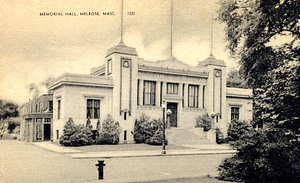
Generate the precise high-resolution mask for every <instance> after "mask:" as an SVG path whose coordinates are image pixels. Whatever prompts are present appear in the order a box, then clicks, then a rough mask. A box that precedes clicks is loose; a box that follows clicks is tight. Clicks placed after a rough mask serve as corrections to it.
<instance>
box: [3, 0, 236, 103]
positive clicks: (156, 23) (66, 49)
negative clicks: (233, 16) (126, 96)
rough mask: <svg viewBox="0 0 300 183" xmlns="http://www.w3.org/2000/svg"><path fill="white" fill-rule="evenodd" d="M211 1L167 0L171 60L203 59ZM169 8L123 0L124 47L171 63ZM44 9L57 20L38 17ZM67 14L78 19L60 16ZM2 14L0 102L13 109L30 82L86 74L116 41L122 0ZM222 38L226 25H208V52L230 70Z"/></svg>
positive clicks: (56, 1) (152, 1)
mask: <svg viewBox="0 0 300 183" xmlns="http://www.w3.org/2000/svg"><path fill="white" fill-rule="evenodd" d="M217 1H218V0H189V1H186V0H173V56H174V57H175V58H176V59H177V60H180V61H182V62H184V63H187V64H189V65H191V66H195V65H197V63H198V62H199V61H202V60H204V59H206V58H207V57H208V56H209V54H210V52H211V25H212V15H213V17H214V18H216V16H217V13H216V12H217V9H218V4H217ZM170 9H171V0H124V11H123V12H124V13H123V15H124V35H123V39H124V43H125V45H127V46H130V47H134V48H136V50H137V53H138V56H139V57H140V58H144V59H145V60H147V61H157V60H164V59H168V58H170V24H171V23H170V22H171V21H170V20H171V18H170V15H171V13H170V12H171V10H170ZM44 12H46V13H51V12H55V13H62V14H63V16H41V15H40V14H41V13H44ZM71 12H75V13H76V15H77V16H66V15H65V13H71ZM80 12H99V14H100V16H83V15H80ZM103 12H113V13H114V15H103ZM128 12H135V14H134V15H128ZM0 15H1V19H0V77H1V79H0V99H4V100H10V101H13V102H16V103H18V104H23V103H25V102H27V101H28V100H29V98H30V95H31V94H30V93H29V85H30V84H31V83H35V84H36V85H38V84H39V83H41V82H42V81H44V80H45V79H46V78H48V77H58V76H59V75H62V74H63V73H78V74H89V73H90V69H91V68H93V67H98V66H100V65H102V64H104V59H105V55H106V52H107V50H108V49H109V48H111V47H113V46H114V45H116V44H118V43H119V42H120V35H121V34H120V22H121V21H120V19H121V18H120V17H121V16H120V15H121V0H17V1H16V0H1V1H0ZM224 37H225V36H224V25H222V24H219V22H217V21H213V41H212V42H213V50H212V52H213V55H214V56H215V57H216V58H217V59H222V60H224V61H225V63H226V64H227V67H228V70H229V68H230V67H235V66H236V65H237V64H236V63H235V61H234V60H232V59H230V58H229V52H228V51H227V50H226V49H225V46H226V43H225V42H224ZM45 92H46V90H45V89H44V90H42V93H45Z"/></svg>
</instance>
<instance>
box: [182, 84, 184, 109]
mask: <svg viewBox="0 0 300 183" xmlns="http://www.w3.org/2000/svg"><path fill="white" fill-rule="evenodd" d="M182 107H184V84H182Z"/></svg>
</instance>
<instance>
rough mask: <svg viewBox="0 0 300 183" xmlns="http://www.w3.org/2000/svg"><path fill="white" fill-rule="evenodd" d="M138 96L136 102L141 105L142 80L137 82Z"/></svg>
mask: <svg viewBox="0 0 300 183" xmlns="http://www.w3.org/2000/svg"><path fill="white" fill-rule="evenodd" d="M136 94H137V95H136V96H137V99H136V102H137V105H140V80H139V79H138V80H137V91H136Z"/></svg>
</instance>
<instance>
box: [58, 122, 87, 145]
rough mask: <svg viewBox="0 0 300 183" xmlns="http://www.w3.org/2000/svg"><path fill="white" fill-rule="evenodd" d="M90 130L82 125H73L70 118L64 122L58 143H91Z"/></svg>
mask: <svg viewBox="0 0 300 183" xmlns="http://www.w3.org/2000/svg"><path fill="white" fill-rule="evenodd" d="M92 135H93V133H92V131H91V129H90V128H87V127H85V126H84V125H82V124H81V125H75V124H74V121H73V119H72V118H69V120H68V121H67V122H66V124H65V126H64V130H63V135H62V136H61V137H60V139H59V143H60V144H62V145H64V146H84V145H90V144H92V143H93V139H92Z"/></svg>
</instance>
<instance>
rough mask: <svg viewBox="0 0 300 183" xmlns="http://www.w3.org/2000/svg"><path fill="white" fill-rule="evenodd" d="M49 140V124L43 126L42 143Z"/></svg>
mask: <svg viewBox="0 0 300 183" xmlns="http://www.w3.org/2000/svg"><path fill="white" fill-rule="evenodd" d="M46 140H51V124H44V141H46Z"/></svg>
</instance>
